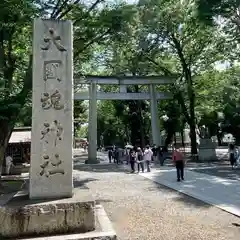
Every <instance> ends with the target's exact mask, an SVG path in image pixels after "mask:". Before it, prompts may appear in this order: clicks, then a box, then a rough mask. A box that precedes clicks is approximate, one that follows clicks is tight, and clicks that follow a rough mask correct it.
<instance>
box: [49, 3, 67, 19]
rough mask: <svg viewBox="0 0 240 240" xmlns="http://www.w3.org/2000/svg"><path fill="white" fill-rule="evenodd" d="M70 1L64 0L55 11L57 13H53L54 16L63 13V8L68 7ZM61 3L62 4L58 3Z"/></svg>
mask: <svg viewBox="0 0 240 240" xmlns="http://www.w3.org/2000/svg"><path fill="white" fill-rule="evenodd" d="M67 3H68V0H64V1H63V3H62V4H61V6H60V7H59V8H58V10H57V11H56V12H55V14H54V15H53V18H58V14H59V13H61V12H62V11H63V9H64V8H65V7H66V5H67ZM58 5H60V4H58Z"/></svg>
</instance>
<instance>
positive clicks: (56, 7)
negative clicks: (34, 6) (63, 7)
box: [50, 0, 61, 18]
mask: <svg viewBox="0 0 240 240" xmlns="http://www.w3.org/2000/svg"><path fill="white" fill-rule="evenodd" d="M60 2H61V0H58V1H57V4H56V5H55V7H54V9H53V11H52V14H51V16H50V18H54V17H55V14H56V11H57V10H58V8H59V5H60Z"/></svg>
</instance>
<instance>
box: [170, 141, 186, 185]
mask: <svg viewBox="0 0 240 240" xmlns="http://www.w3.org/2000/svg"><path fill="white" fill-rule="evenodd" d="M172 160H173V162H174V165H175V166H176V170H177V181H178V182H180V178H181V179H182V180H184V164H185V162H184V155H183V153H182V152H181V151H180V150H179V148H177V147H176V146H173V155H172Z"/></svg>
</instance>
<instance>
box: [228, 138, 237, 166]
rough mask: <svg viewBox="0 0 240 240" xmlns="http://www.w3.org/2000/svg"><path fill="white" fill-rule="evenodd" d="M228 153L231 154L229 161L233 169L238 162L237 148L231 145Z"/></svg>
mask: <svg viewBox="0 0 240 240" xmlns="http://www.w3.org/2000/svg"><path fill="white" fill-rule="evenodd" d="M228 152H229V161H230V164H231V166H232V169H233V167H234V166H235V164H236V160H237V152H236V148H235V146H234V145H233V144H232V143H231V144H230V145H229V149H228Z"/></svg>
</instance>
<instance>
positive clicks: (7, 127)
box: [0, 120, 13, 180]
mask: <svg viewBox="0 0 240 240" xmlns="http://www.w3.org/2000/svg"><path fill="white" fill-rule="evenodd" d="M12 130H13V126H12V125H11V124H9V123H8V121H7V120H2V121H0V180H1V176H2V166H3V162H4V157H5V152H6V149H7V146H8V141H9V138H10V136H11V133H12Z"/></svg>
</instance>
